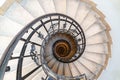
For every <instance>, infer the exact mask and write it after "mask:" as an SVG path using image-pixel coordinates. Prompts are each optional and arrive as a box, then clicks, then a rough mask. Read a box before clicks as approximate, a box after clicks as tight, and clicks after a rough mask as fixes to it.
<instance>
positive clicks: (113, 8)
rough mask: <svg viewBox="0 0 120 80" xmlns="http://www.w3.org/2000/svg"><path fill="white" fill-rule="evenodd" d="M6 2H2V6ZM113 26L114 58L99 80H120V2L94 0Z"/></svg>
mask: <svg viewBox="0 0 120 80" xmlns="http://www.w3.org/2000/svg"><path fill="white" fill-rule="evenodd" d="M4 1H5V0H0V6H1V5H2V4H3V2H4ZM94 1H95V2H96V3H97V4H98V8H99V9H100V10H101V11H102V12H103V13H104V14H105V15H106V20H107V21H108V23H109V24H110V25H111V29H112V30H111V35H112V39H113V45H112V57H111V59H110V61H109V64H108V66H107V68H106V70H105V71H104V72H103V73H102V75H101V76H100V77H99V79H98V80H120V0H94Z"/></svg>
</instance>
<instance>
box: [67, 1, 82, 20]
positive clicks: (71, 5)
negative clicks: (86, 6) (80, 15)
mask: <svg viewBox="0 0 120 80" xmlns="http://www.w3.org/2000/svg"><path fill="white" fill-rule="evenodd" d="M79 4H80V1H79V0H67V2H66V14H67V15H68V16H70V17H72V18H75V16H76V14H77V11H78V7H79ZM73 10H74V11H73Z"/></svg>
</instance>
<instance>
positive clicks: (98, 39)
mask: <svg viewBox="0 0 120 80" xmlns="http://www.w3.org/2000/svg"><path fill="white" fill-rule="evenodd" d="M106 42H108V37H107V35H106V33H105V32H102V33H99V34H96V35H94V36H92V37H89V38H87V39H86V44H97V43H106Z"/></svg>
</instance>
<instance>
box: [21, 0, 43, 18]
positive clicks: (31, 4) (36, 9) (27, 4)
mask: <svg viewBox="0 0 120 80" xmlns="http://www.w3.org/2000/svg"><path fill="white" fill-rule="evenodd" d="M20 4H21V5H22V6H23V7H24V8H25V9H26V10H27V11H28V12H29V13H31V14H32V16H34V17H35V18H37V17H39V16H42V15H44V14H45V12H44V10H43V9H42V7H41V5H40V4H39V2H38V0H22V1H21V2H20Z"/></svg>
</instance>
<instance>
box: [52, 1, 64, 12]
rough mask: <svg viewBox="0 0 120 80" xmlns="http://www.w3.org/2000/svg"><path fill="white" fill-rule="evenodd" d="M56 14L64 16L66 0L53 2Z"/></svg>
mask: <svg viewBox="0 0 120 80" xmlns="http://www.w3.org/2000/svg"><path fill="white" fill-rule="evenodd" d="M54 5H55V9H56V12H57V13H62V14H66V0H54Z"/></svg>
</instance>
